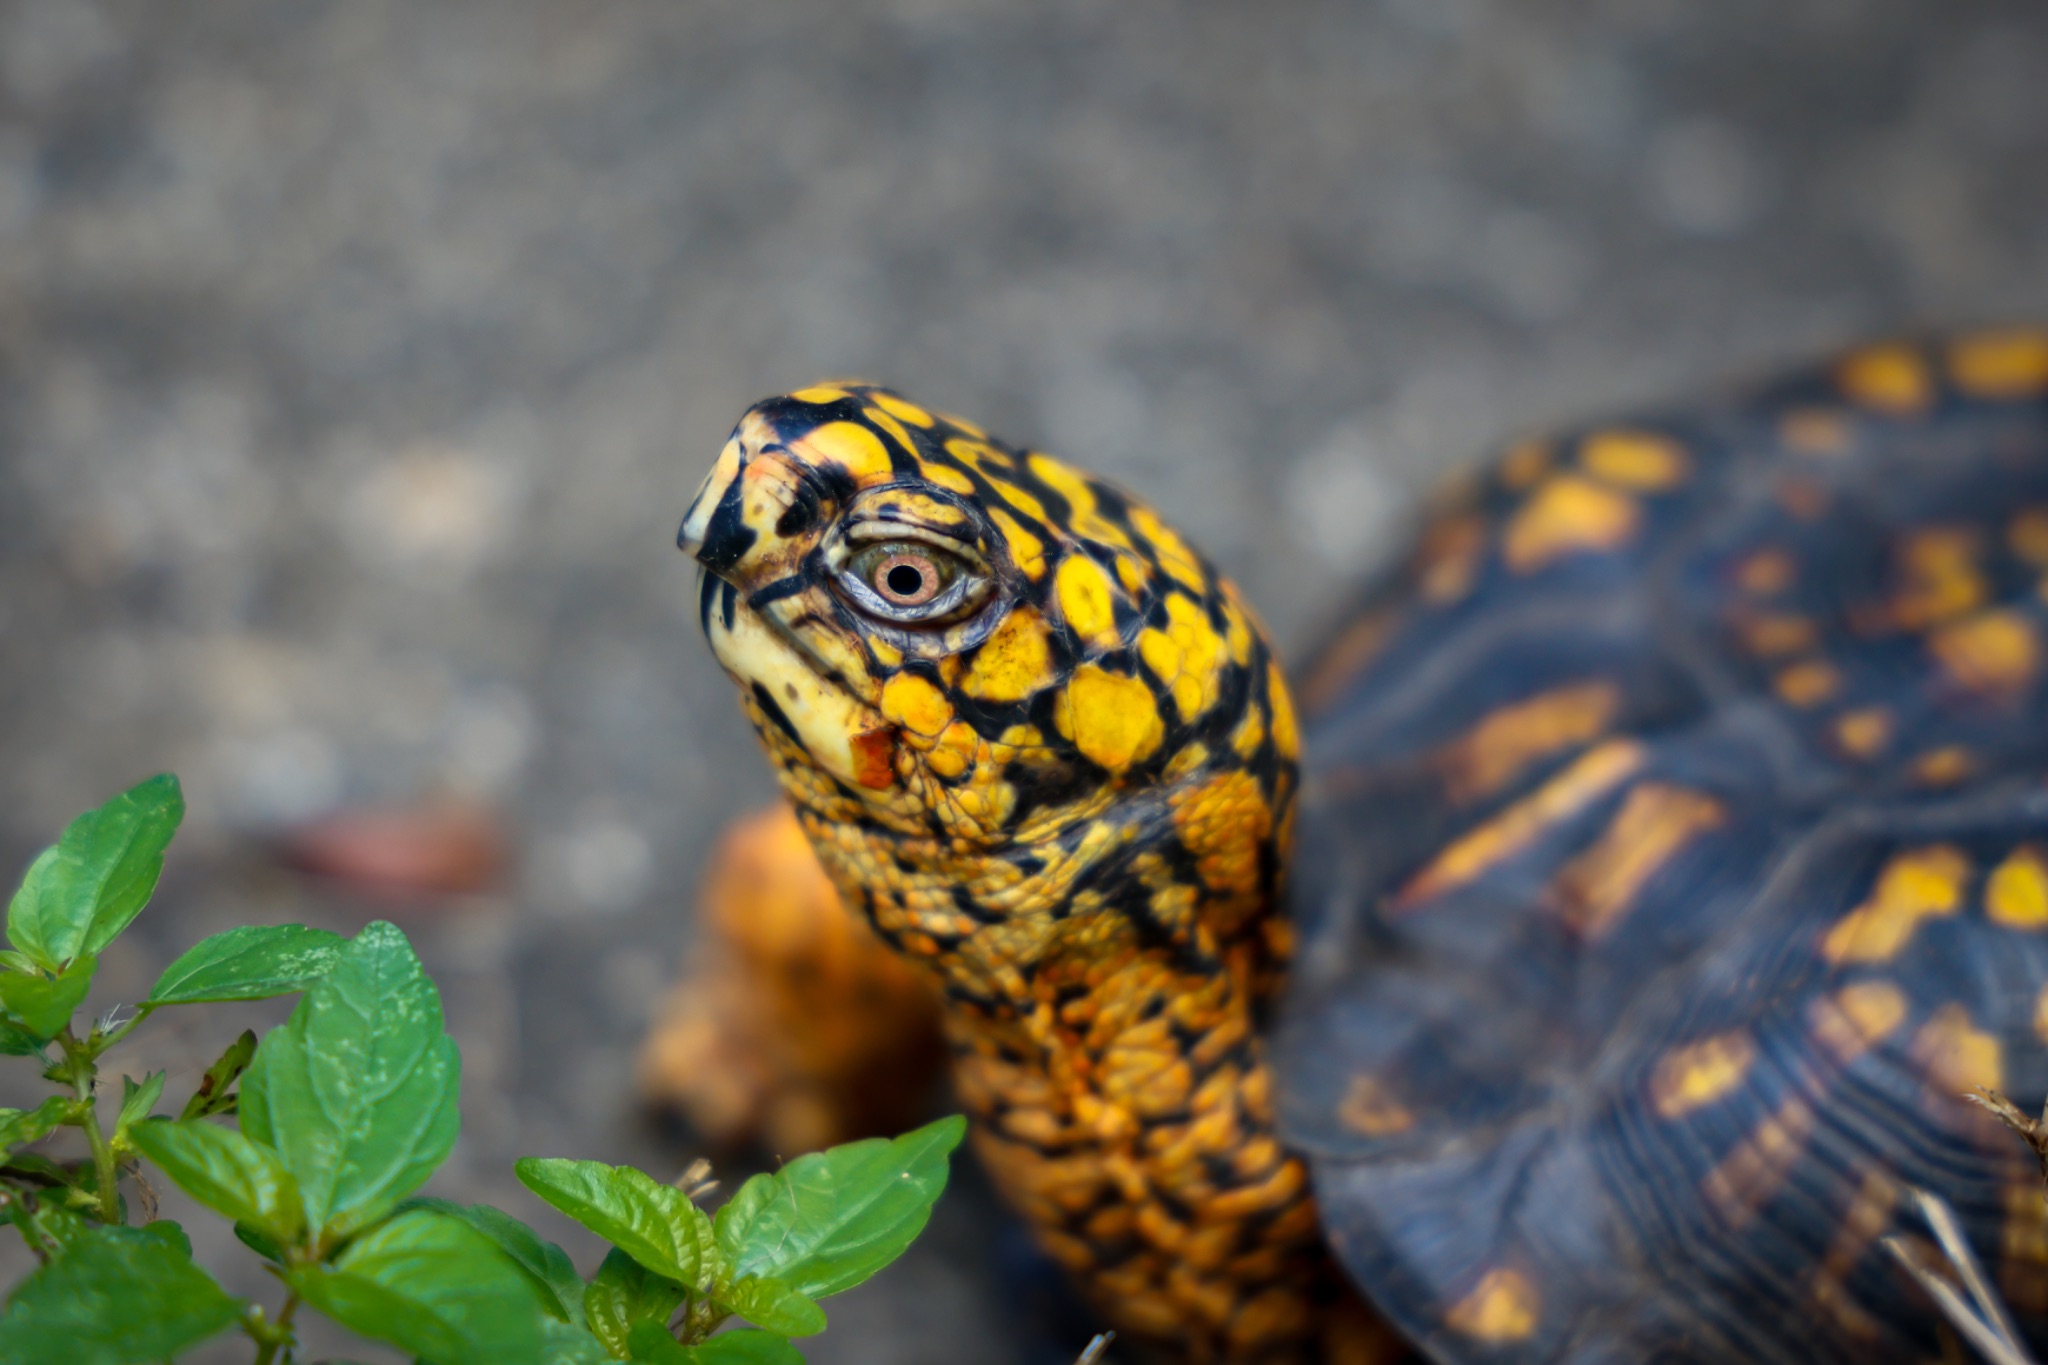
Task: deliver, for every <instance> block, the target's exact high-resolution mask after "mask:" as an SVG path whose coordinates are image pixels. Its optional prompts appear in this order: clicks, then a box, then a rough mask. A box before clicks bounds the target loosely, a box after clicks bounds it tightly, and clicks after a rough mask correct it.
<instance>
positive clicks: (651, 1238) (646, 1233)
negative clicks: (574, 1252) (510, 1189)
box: [512, 1156, 722, 1290]
mask: <svg viewBox="0 0 2048 1365" xmlns="http://www.w3.org/2000/svg"><path fill="white" fill-rule="evenodd" d="M512 1170H513V1172H514V1173H515V1174H516V1175H517V1176H518V1177H519V1182H520V1183H521V1184H523V1185H525V1186H526V1188H527V1189H529V1190H532V1191H533V1192H534V1193H535V1194H537V1195H539V1196H540V1197H541V1198H543V1199H545V1200H547V1201H548V1203H550V1204H553V1205H554V1206H555V1207H556V1208H558V1209H560V1210H561V1211H562V1212H563V1213H566V1214H568V1215H569V1216H570V1217H571V1218H573V1219H575V1220H576V1221H577V1222H579V1223H581V1224H582V1225H583V1226H584V1227H587V1228H589V1229H590V1230H591V1231H592V1232H594V1233H596V1234H597V1235H598V1236H600V1237H602V1238H604V1239H605V1240H606V1241H607V1242H610V1243H611V1244H612V1245H613V1246H615V1247H617V1248H619V1250H621V1251H623V1252H625V1253H626V1254H627V1255H628V1256H631V1257H632V1258H633V1259H634V1260H636V1261H638V1262H639V1263H640V1264H641V1265H644V1266H646V1267H647V1268H648V1269H649V1270H652V1271H653V1272H654V1273H655V1274H657V1275H666V1276H667V1277H668V1278H669V1279H671V1280H675V1281H677V1282H679V1283H681V1284H685V1285H688V1286H689V1287H690V1288H692V1289H697V1290H703V1289H708V1288H710V1287H711V1282H712V1280H713V1279H714V1278H716V1277H717V1276H718V1274H719V1273H720V1270H721V1268H722V1258H721V1257H720V1256H719V1254H718V1248H717V1246H716V1245H715V1244H714V1243H713V1241H712V1237H711V1220H710V1219H709V1218H707V1217H705V1216H704V1210H702V1209H700V1208H698V1207H697V1206H696V1205H695V1204H693V1203H691V1202H690V1198H689V1196H688V1195H686V1194H684V1193H683V1192H682V1191H681V1190H679V1189H676V1188H674V1187H673V1186H670V1185H663V1184H660V1183H658V1182H657V1181H656V1180H655V1179H654V1178H653V1177H652V1176H650V1175H647V1174H645V1173H644V1172H641V1171H636V1170H634V1169H633V1168H632V1167H631V1166H607V1165H605V1164H604V1163H603V1162H601V1161H570V1160H566V1159H564V1158H560V1157H533V1156H529V1157H522V1158H520V1159H519V1161H518V1162H517V1163H516V1164H515V1165H514V1166H513V1167H512Z"/></svg>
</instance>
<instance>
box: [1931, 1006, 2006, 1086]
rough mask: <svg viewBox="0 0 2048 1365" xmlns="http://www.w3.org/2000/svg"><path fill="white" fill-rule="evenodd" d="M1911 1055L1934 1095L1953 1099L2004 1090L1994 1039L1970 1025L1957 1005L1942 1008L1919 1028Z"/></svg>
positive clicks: (2000, 1059) (1966, 1015)
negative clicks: (1922, 1071) (1921, 1067)
mask: <svg viewBox="0 0 2048 1365" xmlns="http://www.w3.org/2000/svg"><path fill="white" fill-rule="evenodd" d="M1913 1055H1914V1057H1915V1058H1916V1059H1917V1060H1918V1061H1919V1062H1920V1064H1921V1065H1922V1066H1924V1067H1926V1068H1927V1073H1928V1083H1929V1085H1930V1086H1932V1087H1933V1088H1934V1089H1935V1090H1936V1091H1937V1092H1938V1093H1943V1094H1947V1095H1951V1096H1954V1095H1963V1094H1967V1093H1968V1092H1970V1091H1972V1090H1998V1089H2002V1088H2003V1087H2004V1084H2005V1068H2004V1060H2003V1056H2002V1050H2001V1049H2000V1047H1999V1043H1998V1039H1997V1038H1996V1037H1994V1036H1993V1035H1991V1034H1989V1033H1986V1032H1984V1031H1983V1030H1981V1029H1979V1028H1977V1027H1976V1026H1975V1025H1973V1024H1972V1023H1971V1022H1970V1012H1969V1011H1968V1010H1966V1009H1964V1008H1963V1007H1962V1006H1961V1005H1943V1006H1942V1007H1941V1008H1940V1009H1938V1010H1936V1011H1935V1012H1934V1017H1933V1018H1932V1019H1929V1020H1928V1021H1927V1022H1926V1023H1925V1024H1923V1025H1921V1026H1920V1032H1919V1033H1917V1034H1916V1035H1914V1038H1913Z"/></svg>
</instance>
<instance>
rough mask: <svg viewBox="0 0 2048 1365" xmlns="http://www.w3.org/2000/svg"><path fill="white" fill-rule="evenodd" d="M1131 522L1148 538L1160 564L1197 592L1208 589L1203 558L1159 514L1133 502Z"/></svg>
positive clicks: (1139, 532)
mask: <svg viewBox="0 0 2048 1365" xmlns="http://www.w3.org/2000/svg"><path fill="white" fill-rule="evenodd" d="M1130 512H1131V525H1133V526H1135V527H1137V529H1138V534H1140V535H1142V536H1144V537H1145V539H1146V540H1147V541H1149V542H1150V543H1151V545H1152V549H1153V551H1154V552H1155V553H1157V554H1158V556H1159V563H1160V566H1161V567H1162V568H1164V569H1165V570H1166V571H1167V572H1168V573H1169V574H1172V575H1173V576H1174V577H1175V578H1176V579H1178V580H1180V582H1181V583H1182V584H1184V585H1185V586H1187V587H1189V588H1192V589H1194V590H1195V591H1196V592H1197V593H1202V592H1206V591H1208V586H1209V585H1208V581H1207V577H1206V576H1205V575H1204V574H1203V573H1202V564H1201V561H1200V560H1198V559H1197V558H1195V552H1194V551H1193V550H1190V549H1189V548H1188V543H1187V542H1186V541H1184V540H1182V539H1181V538H1180V534H1179V532H1177V531H1175V530H1174V529H1173V528H1172V527H1171V526H1168V525H1167V524H1166V523H1165V522H1163V521H1161V520H1160V519H1159V515H1158V513H1156V512H1154V511H1153V510H1152V509H1151V508H1149V507H1146V506H1144V505H1142V504H1133V505H1132V507H1131V509H1130Z"/></svg>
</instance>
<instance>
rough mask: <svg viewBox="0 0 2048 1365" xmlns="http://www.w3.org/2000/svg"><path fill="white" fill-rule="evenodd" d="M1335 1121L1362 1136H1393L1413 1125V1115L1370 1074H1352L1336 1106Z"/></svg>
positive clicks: (1384, 1085) (1382, 1083) (1383, 1084)
mask: <svg viewBox="0 0 2048 1365" xmlns="http://www.w3.org/2000/svg"><path fill="white" fill-rule="evenodd" d="M1337 1121H1338V1122H1340V1123H1342V1124H1343V1125H1344V1126H1345V1127H1346V1128H1349V1129H1350V1130H1351V1131H1352V1132H1354V1133H1359V1134H1362V1135H1363V1136H1365V1137H1374V1138H1377V1137H1393V1136H1394V1135H1395V1134H1397V1133H1405V1132H1407V1131H1408V1130H1409V1129H1410V1128H1413V1127H1414V1126H1415V1115H1414V1114H1413V1113H1412V1112H1410V1111H1409V1109H1408V1106H1406V1105H1404V1104H1402V1103H1401V1102H1400V1101H1399V1100H1397V1099H1395V1098H1394V1095H1393V1092H1392V1091H1390V1090H1389V1089H1388V1088H1387V1086H1386V1084H1385V1083H1384V1082H1382V1081H1380V1080H1379V1079H1378V1078H1376V1077H1373V1076H1354V1077H1353V1078H1352V1080H1351V1086H1350V1088H1349V1089H1347V1090H1346V1091H1345V1092H1344V1100H1343V1102H1342V1103H1341V1104H1339V1105H1338V1106H1337Z"/></svg>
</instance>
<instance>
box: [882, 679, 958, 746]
mask: <svg viewBox="0 0 2048 1365" xmlns="http://www.w3.org/2000/svg"><path fill="white" fill-rule="evenodd" d="M882 715H883V716H884V717H886V718H887V719H888V720H889V721H890V722H891V723H892V724H895V725H900V726H902V727H903V728H904V729H906V730H908V731H910V732H911V733H912V734H915V735H922V736H924V737H926V738H928V739H929V738H935V737H937V736H938V735H939V734H940V733H941V732H942V731H944V730H945V728H946V727H947V726H948V725H950V724H952V723H953V706H952V703H950V702H948V701H947V700H946V694H945V693H943V692H941V691H939V689H938V688H937V687H936V686H934V685H933V684H932V683H931V681H930V680H929V679H926V678H920V677H919V676H917V675H916V674H915V673H898V674H896V675H895V676H894V677H892V678H890V679H889V681H888V682H886V683H883V684H882Z"/></svg>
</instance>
